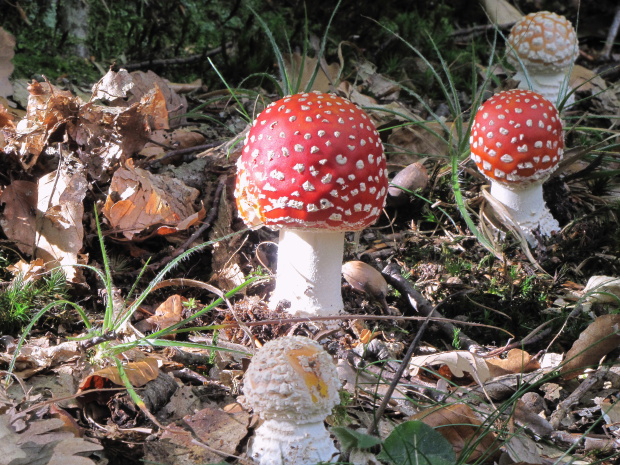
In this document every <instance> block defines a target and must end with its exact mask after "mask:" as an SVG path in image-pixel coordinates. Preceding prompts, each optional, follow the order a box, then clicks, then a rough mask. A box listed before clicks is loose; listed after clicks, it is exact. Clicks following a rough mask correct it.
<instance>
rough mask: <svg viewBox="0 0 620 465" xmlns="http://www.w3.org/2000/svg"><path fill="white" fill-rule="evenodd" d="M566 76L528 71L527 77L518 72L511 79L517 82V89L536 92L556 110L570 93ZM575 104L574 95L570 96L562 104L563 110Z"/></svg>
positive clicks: (564, 74)
mask: <svg viewBox="0 0 620 465" xmlns="http://www.w3.org/2000/svg"><path fill="white" fill-rule="evenodd" d="M568 78H569V76H568V74H566V73H565V72H561V73H534V72H532V71H530V72H529V73H528V74H527V75H526V74H525V73H524V72H523V71H522V70H518V71H517V73H516V74H515V75H514V77H513V79H514V80H515V81H519V86H518V88H519V89H530V90H533V91H534V92H538V93H539V94H541V95H542V96H543V97H545V98H546V99H547V100H549V101H550V102H551V103H553V104H554V105H555V106H556V108H557V107H558V106H559V105H560V103H561V102H562V100H564V98H565V97H566V94H568V93H569V92H570V91H571V88H570V85H569V83H568ZM573 103H575V94H570V95H569V96H568V99H567V100H566V102H565V103H564V108H566V107H569V106H571V105H572V104H573Z"/></svg>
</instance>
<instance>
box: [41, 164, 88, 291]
mask: <svg viewBox="0 0 620 465" xmlns="http://www.w3.org/2000/svg"><path fill="white" fill-rule="evenodd" d="M87 188H88V182H87V181H86V175H85V174H84V169H83V167H82V166H81V164H80V163H79V162H78V161H77V160H74V161H73V164H72V166H71V167H68V166H63V167H62V168H61V169H59V170H57V171H54V172H52V173H50V174H47V175H45V176H43V177H42V178H41V179H39V183H38V189H37V191H38V192H37V230H36V236H35V241H34V243H35V252H34V254H35V258H42V259H43V260H45V262H46V267H47V269H48V270H50V269H52V268H55V267H57V266H59V265H61V266H62V267H63V272H64V273H65V275H66V277H67V280H68V281H72V282H81V280H82V278H81V277H82V273H81V271H80V270H79V269H78V268H76V267H74V266H73V265H76V264H81V263H83V260H82V258H81V257H79V255H78V254H79V252H80V250H81V249H82V247H83V241H84V226H83V225H82V218H83V216H84V204H83V201H84V197H85V196H86V190H87Z"/></svg>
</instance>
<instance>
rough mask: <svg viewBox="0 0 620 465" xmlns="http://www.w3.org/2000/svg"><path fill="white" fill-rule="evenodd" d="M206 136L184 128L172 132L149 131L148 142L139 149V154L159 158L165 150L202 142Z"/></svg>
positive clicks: (191, 145)
mask: <svg viewBox="0 0 620 465" xmlns="http://www.w3.org/2000/svg"><path fill="white" fill-rule="evenodd" d="M205 140H206V138H205V136H203V135H202V134H200V133H199V132H194V131H190V130H187V129H185V128H179V129H175V130H173V131H172V132H171V131H168V130H164V129H158V130H156V131H153V132H152V133H151V136H150V137H149V142H148V143H147V144H146V145H145V146H144V148H143V149H142V150H140V155H142V156H144V157H148V158H159V157H160V156H162V155H164V154H165V153H166V150H178V149H185V148H188V147H195V146H197V145H200V144H204V142H205Z"/></svg>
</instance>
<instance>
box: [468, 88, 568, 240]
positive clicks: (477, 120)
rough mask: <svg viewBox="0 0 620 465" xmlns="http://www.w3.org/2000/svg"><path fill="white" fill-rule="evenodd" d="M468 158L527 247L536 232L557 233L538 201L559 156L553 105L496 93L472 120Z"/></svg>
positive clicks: (535, 97)
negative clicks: (522, 237)
mask: <svg viewBox="0 0 620 465" xmlns="http://www.w3.org/2000/svg"><path fill="white" fill-rule="evenodd" d="M470 149H471V158H472V159H473V160H474V161H475V162H476V165H477V166H478V169H479V170H480V172H481V173H482V174H483V175H484V176H485V177H487V178H488V179H489V180H490V181H491V195H492V196H493V197H494V198H495V199H496V200H498V201H499V202H501V203H502V204H503V205H504V206H505V207H506V209H507V210H508V212H509V213H510V216H511V217H512V219H513V220H514V221H515V222H516V223H517V224H518V225H519V226H520V227H521V229H522V231H523V233H524V234H525V237H526V238H527V240H528V242H529V244H530V245H531V246H536V245H537V244H538V241H537V239H536V232H538V233H539V234H540V235H541V236H550V235H551V234H552V233H553V232H554V231H559V229H560V225H559V223H558V222H557V221H556V220H555V219H554V218H553V217H552V216H551V213H550V212H549V210H548V209H547V206H546V204H545V201H544V198H543V183H544V182H545V181H546V180H547V179H548V178H549V175H550V174H551V173H552V172H553V171H554V170H555V169H556V168H557V166H558V163H559V162H560V160H561V159H562V156H563V153H564V134H563V132H562V121H561V119H560V115H559V114H558V111H557V109H556V108H555V106H554V105H553V104H552V103H551V102H550V101H548V100H547V99H545V98H544V97H543V96H542V95H540V94H538V93H536V92H532V91H531V90H521V89H513V90H508V91H505V92H500V93H499V94H496V95H494V96H493V97H491V98H490V99H489V100H487V101H486V102H484V103H483V104H482V105H481V106H480V108H478V111H477V112H476V115H475V117H474V121H473V124H472V129H471V137H470Z"/></svg>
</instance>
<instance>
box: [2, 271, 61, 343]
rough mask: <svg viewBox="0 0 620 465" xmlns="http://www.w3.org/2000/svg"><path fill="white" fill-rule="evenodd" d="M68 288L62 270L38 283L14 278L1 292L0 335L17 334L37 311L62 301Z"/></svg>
mask: <svg viewBox="0 0 620 465" xmlns="http://www.w3.org/2000/svg"><path fill="white" fill-rule="evenodd" d="M67 291H68V287H67V284H66V281H65V274H64V273H63V272H62V270H60V269H58V270H54V271H52V272H50V273H49V274H48V275H46V276H43V277H42V278H41V279H38V280H25V279H24V275H23V274H19V275H17V276H16V277H15V278H14V279H13V280H12V281H11V282H9V283H7V284H6V287H5V288H4V289H2V290H1V291H0V333H10V334H12V333H16V332H18V331H19V330H20V329H21V328H22V327H23V326H24V325H26V324H27V323H28V321H30V319H31V318H32V316H33V315H34V313H35V312H34V311H35V309H37V308H40V307H43V306H45V305H47V304H49V303H50V302H53V301H56V300H59V299H64V298H65V297H66V294H67Z"/></svg>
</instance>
